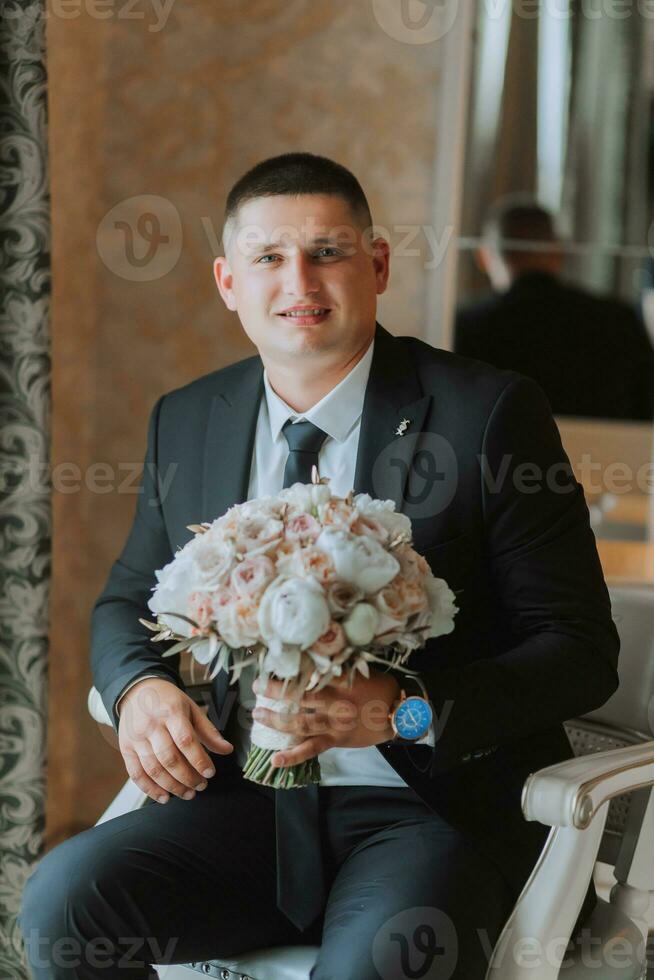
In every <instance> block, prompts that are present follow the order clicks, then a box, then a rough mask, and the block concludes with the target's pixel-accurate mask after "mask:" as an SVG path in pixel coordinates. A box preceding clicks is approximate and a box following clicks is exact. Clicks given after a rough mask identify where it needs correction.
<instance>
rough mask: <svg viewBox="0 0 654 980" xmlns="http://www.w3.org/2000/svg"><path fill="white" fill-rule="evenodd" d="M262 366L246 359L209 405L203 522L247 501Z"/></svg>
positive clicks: (255, 359) (260, 391)
mask: <svg viewBox="0 0 654 980" xmlns="http://www.w3.org/2000/svg"><path fill="white" fill-rule="evenodd" d="M263 390H264V388H263V364H262V362H261V359H260V358H259V357H253V358H250V359H248V360H247V361H246V362H245V363H244V364H243V370H242V371H241V372H235V373H234V375H233V376H232V378H231V379H230V381H229V382H228V384H226V385H225V387H224V389H223V391H222V392H221V393H220V394H217V395H215V396H214V398H213V399H212V401H211V408H210V415H209V423H208V426H207V438H206V443H205V452H204V474H203V498H202V513H203V517H202V520H203V521H213V520H215V519H216V518H217V517H220V516H222V514H224V513H225V511H226V510H228V509H229V508H230V507H232V506H233V505H234V504H240V503H243V502H244V501H245V500H246V499H247V492H248V483H249V479H250V462H251V459H252V452H253V450H254V436H255V433H256V428H257V417H258V414H259V403H260V401H261V397H262V395H263Z"/></svg>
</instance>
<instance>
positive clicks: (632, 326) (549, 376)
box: [454, 272, 654, 421]
mask: <svg viewBox="0 0 654 980" xmlns="http://www.w3.org/2000/svg"><path fill="white" fill-rule="evenodd" d="M454 350H455V351H456V353H457V354H462V355H463V356H464V357H476V358H478V359H479V360H480V361H486V362H487V363H489V364H494V365H495V367H499V368H504V369H509V370H512V371H518V372H520V373H521V374H525V375H527V377H529V378H533V379H534V381H536V382H537V383H538V384H539V385H540V386H541V388H542V389H543V391H544V392H545V394H546V395H547V397H548V399H549V402H550V405H551V407H552V411H553V412H554V414H555V415H579V416H585V417H592V418H607V419H640V420H646V421H648V420H651V418H652V415H653V413H654V351H653V350H652V345H651V344H650V342H649V338H648V336H647V333H646V331H645V328H644V326H643V324H642V323H641V322H640V320H639V319H638V317H637V316H636V314H635V313H634V311H633V310H632V309H631V307H629V306H627V304H626V303H623V302H621V301H620V300H616V299H610V298H608V297H602V296H594V295H592V294H591V293H588V292H586V291H585V290H582V289H579V288H577V287H575V286H572V285H570V284H569V283H564V282H562V281H560V280H558V279H555V278H553V277H552V276H549V275H546V274H545V273H541V272H529V273H525V274H524V275H522V276H520V278H518V279H517V280H516V281H515V282H514V284H513V285H512V286H511V288H510V289H509V290H507V291H506V292H505V293H501V294H496V295H493V296H490V297H487V298H485V299H482V300H480V301H478V302H474V303H470V304H468V305H465V306H462V307H461V308H460V309H459V311H458V312H457V317H456V325H455V335H454Z"/></svg>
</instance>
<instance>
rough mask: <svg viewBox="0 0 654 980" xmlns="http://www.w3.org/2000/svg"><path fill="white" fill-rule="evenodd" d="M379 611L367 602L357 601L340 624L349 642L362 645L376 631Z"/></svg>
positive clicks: (370, 638) (371, 637)
mask: <svg viewBox="0 0 654 980" xmlns="http://www.w3.org/2000/svg"><path fill="white" fill-rule="evenodd" d="M378 622H379V613H378V612H377V610H376V609H375V607H374V606H371V605H370V603H368V602H359V603H358V604H357V605H356V606H355V607H354V609H352V611H351V612H350V613H349V614H348V615H347V616H346V618H345V619H344V620H343V621H342V623H341V625H342V627H343V629H344V631H345V635H346V636H347V638H348V640H349V641H350V643H354V645H355V646H358V647H364V646H366V645H367V644H368V643H370V642H371V641H372V639H373V637H374V636H375V633H376V632H377V624H378Z"/></svg>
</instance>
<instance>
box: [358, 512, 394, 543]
mask: <svg viewBox="0 0 654 980" xmlns="http://www.w3.org/2000/svg"><path fill="white" fill-rule="evenodd" d="M350 530H351V531H352V533H353V534H367V535H368V536H369V537H371V538H374V539H375V541H379V543H380V544H386V542H387V541H388V531H387V530H386V528H385V527H382V525H381V524H380V523H379V521H376V520H375V518H374V517H368V516H367V515H366V514H358V515H357V519H356V520H355V521H354V523H353V524H352V527H351V528H350Z"/></svg>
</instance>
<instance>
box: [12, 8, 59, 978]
mask: <svg viewBox="0 0 654 980" xmlns="http://www.w3.org/2000/svg"><path fill="white" fill-rule="evenodd" d="M44 3H45V0H2V2H1V3H0V767H1V768H0V977H2V980H10V978H11V980H13V978H21V980H22V978H25V977H27V976H28V974H27V970H26V967H25V965H24V962H25V961H24V955H23V953H22V937H21V935H20V930H19V928H18V926H17V924H16V916H17V914H18V911H19V909H20V902H21V894H22V890H23V885H24V883H25V881H26V879H27V877H28V875H29V873H30V871H31V869H32V867H33V866H34V864H35V862H36V861H37V860H38V859H39V858H40V857H41V856H42V851H43V840H44V830H45V790H46V770H45V767H46V734H47V729H46V720H47V677H48V674H47V665H48V611H49V610H48V602H49V589H50V536H51V501H50V474H49V469H50V467H49V462H50V331H49V306H50V214H49V204H50V201H49V193H48V169H47V107H46V93H47V88H46V65H45V16H44V13H45V12H44Z"/></svg>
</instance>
